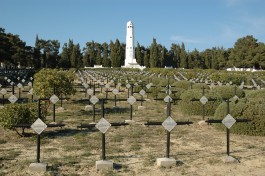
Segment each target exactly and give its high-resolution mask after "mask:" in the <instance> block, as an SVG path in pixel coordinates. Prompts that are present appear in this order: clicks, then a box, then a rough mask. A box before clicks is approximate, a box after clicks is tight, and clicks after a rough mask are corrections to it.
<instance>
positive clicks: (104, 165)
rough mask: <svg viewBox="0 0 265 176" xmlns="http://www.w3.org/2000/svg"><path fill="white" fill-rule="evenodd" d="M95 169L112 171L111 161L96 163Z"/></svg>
mask: <svg viewBox="0 0 265 176" xmlns="http://www.w3.org/2000/svg"><path fill="white" fill-rule="evenodd" d="M96 169H97V170H104V169H113V161H107V160H100V161H96Z"/></svg>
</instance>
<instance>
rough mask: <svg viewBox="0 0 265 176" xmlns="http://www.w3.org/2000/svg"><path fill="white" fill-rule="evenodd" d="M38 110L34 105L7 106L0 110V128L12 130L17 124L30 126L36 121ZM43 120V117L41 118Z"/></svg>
mask: <svg viewBox="0 0 265 176" xmlns="http://www.w3.org/2000/svg"><path fill="white" fill-rule="evenodd" d="M37 114H38V108H37V104H36V103H28V104H16V103H15V104H8V105H5V107H4V108H3V109H1V110H0V126H2V127H3V128H5V129H12V126H13V125H17V124H32V123H33V122H34V121H35V120H36V119H37ZM41 119H42V120H45V116H42V117H41Z"/></svg>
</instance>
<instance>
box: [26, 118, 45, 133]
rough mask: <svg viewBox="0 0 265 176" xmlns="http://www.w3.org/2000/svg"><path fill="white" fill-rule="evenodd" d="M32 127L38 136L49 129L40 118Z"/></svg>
mask: <svg viewBox="0 0 265 176" xmlns="http://www.w3.org/2000/svg"><path fill="white" fill-rule="evenodd" d="M30 127H31V128H32V129H33V130H34V131H35V132H36V133H37V134H41V133H42V132H43V131H44V130H45V129H46V128H47V125H46V124H45V123H44V122H43V121H42V120H41V119H40V118H38V119H37V120H36V121H35V122H34V123H33V124H32V125H31V126H30Z"/></svg>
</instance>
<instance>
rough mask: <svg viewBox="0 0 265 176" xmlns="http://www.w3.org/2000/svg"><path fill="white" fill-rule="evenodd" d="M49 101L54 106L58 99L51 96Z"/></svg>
mask: <svg viewBox="0 0 265 176" xmlns="http://www.w3.org/2000/svg"><path fill="white" fill-rule="evenodd" d="M50 101H51V102H52V103H53V104H56V103H57V101H59V98H58V97H57V96H56V95H53V96H51V98H50Z"/></svg>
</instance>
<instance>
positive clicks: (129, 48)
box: [123, 21, 145, 69]
mask: <svg viewBox="0 0 265 176" xmlns="http://www.w3.org/2000/svg"><path fill="white" fill-rule="evenodd" d="M126 31H127V32H126V56H125V62H124V66H123V67H125V68H139V69H144V68H145V67H143V66H140V65H139V64H138V63H137V62H136V59H135V48H134V25H133V23H132V21H128V22H127V26H126Z"/></svg>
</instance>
